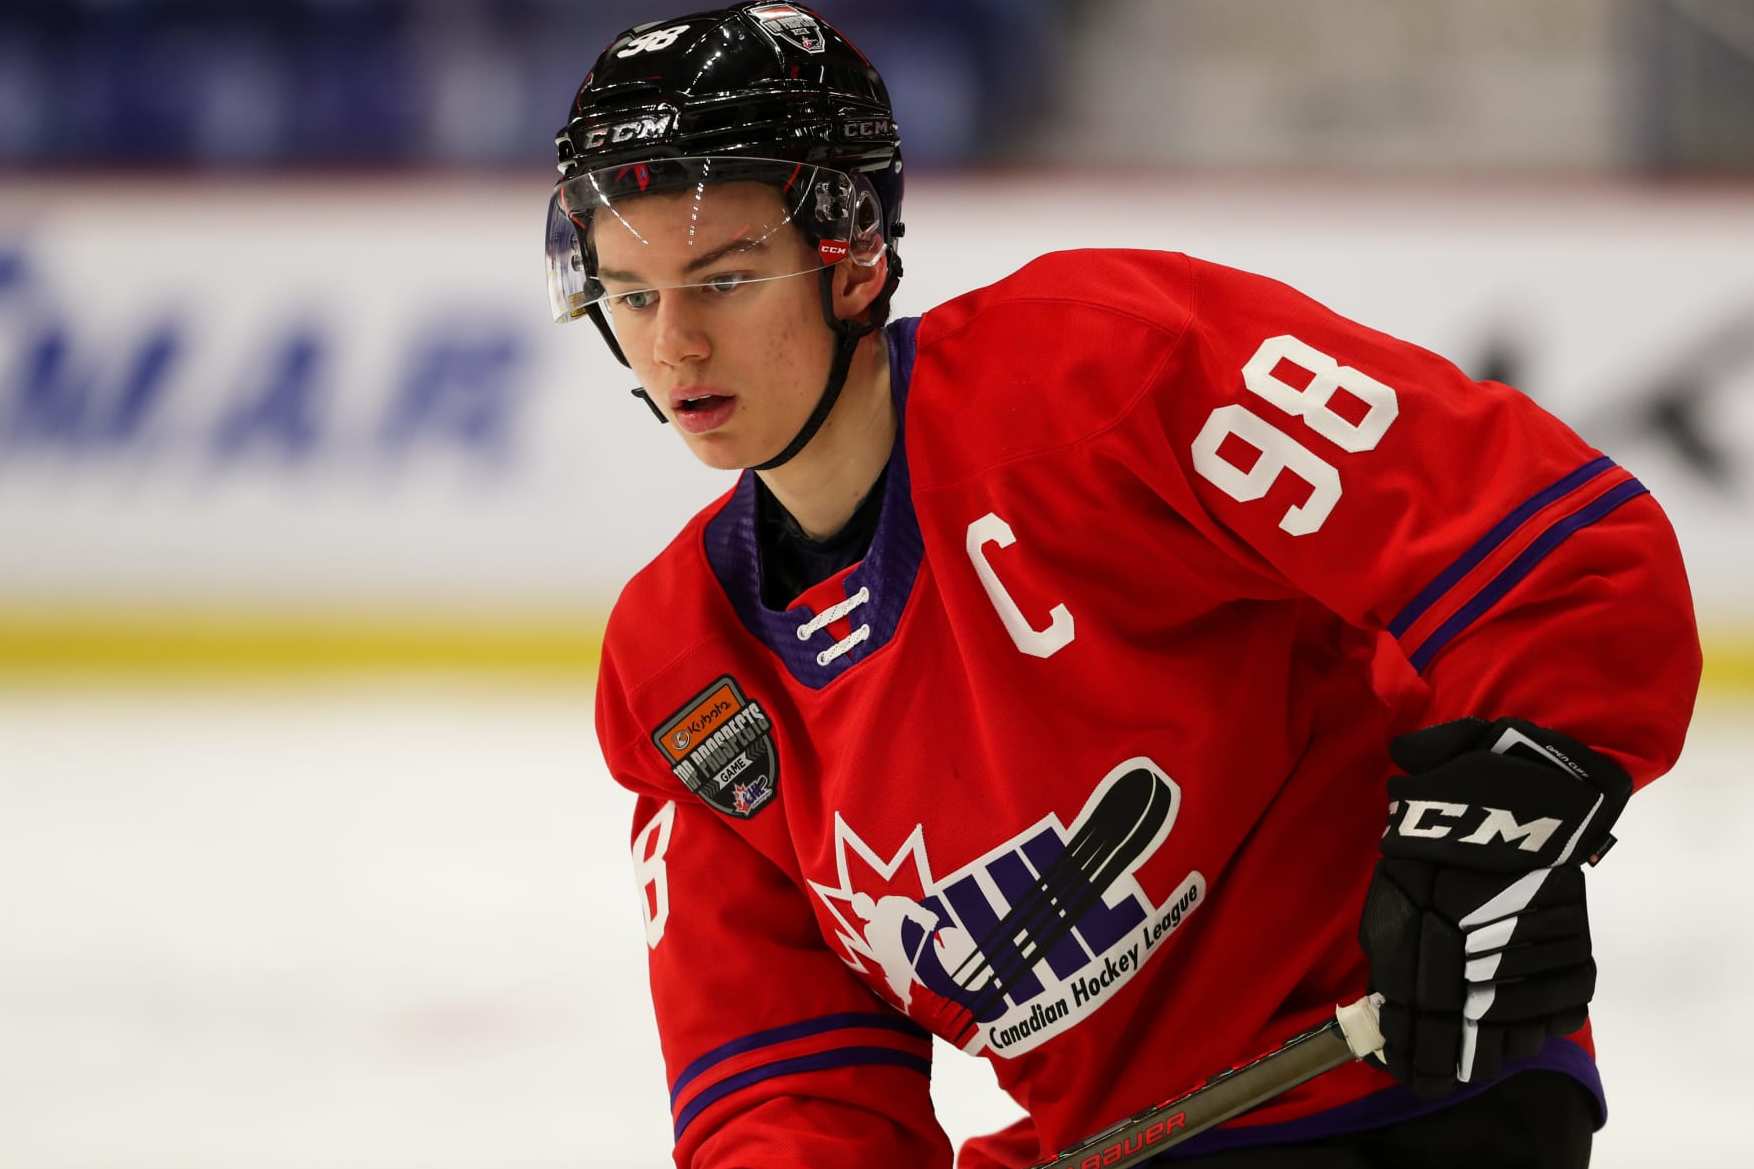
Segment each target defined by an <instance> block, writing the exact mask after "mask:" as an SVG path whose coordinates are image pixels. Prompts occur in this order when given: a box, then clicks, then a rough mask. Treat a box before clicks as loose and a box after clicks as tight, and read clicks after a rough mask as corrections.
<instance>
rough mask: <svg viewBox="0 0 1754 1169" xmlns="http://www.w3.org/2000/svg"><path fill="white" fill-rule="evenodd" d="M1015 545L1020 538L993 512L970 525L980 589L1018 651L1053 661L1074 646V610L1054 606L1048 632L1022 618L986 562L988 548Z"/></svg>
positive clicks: (970, 555) (970, 548) (971, 556)
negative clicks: (1056, 655) (1049, 658)
mask: <svg viewBox="0 0 1754 1169" xmlns="http://www.w3.org/2000/svg"><path fill="white" fill-rule="evenodd" d="M1016 542H1017V537H1016V535H1015V534H1014V533H1013V532H1012V531H1011V525H1010V524H1008V523H1006V522H1005V521H1004V520H1002V519H1000V518H999V517H998V516H996V515H994V514H993V513H992V512H988V513H987V514H986V515H984V516H982V517H981V518H980V519H978V520H976V521H974V522H973V523H972V524H970V525H968V559H969V561H970V562H971V563H972V564H973V565H974V572H975V575H976V576H978V577H979V578H980V582H981V587H982V588H984V589H986V590H987V599H988V600H990V601H992V603H993V608H994V609H996V610H997V611H998V614H999V620H1000V621H1002V622H1003V623H1004V625H1005V632H1006V633H1009V634H1010V635H1011V641H1012V642H1013V643H1014V644H1015V645H1016V646H1017V648H1018V649H1020V650H1022V651H1023V652H1024V653H1026V654H1029V655H1030V656H1031V657H1037V658H1047V657H1052V656H1053V655H1054V654H1056V653H1058V652H1060V651H1061V650H1062V649H1065V648H1066V646H1068V645H1070V644H1071V643H1072V638H1073V636H1074V634H1073V628H1072V612H1071V610H1069V609H1067V608H1066V606H1064V605H1055V606H1054V607H1053V608H1052V609H1049V610H1048V625H1047V628H1046V629H1036V628H1035V627H1034V626H1032V625H1030V623H1029V619H1028V618H1027V617H1025V616H1024V615H1023V610H1022V609H1020V608H1018V607H1017V602H1016V601H1015V600H1014V599H1013V598H1012V596H1011V594H1010V593H1008V592H1006V591H1005V586H1004V584H1003V583H1002V582H1001V581H1000V580H999V574H998V573H996V572H994V571H993V566H992V564H991V563H989V562H988V560H987V556H986V551H985V546H986V545H987V544H997V545H998V546H999V547H1001V548H1009V547H1010V546H1011V545H1013V544H1015V543H1016Z"/></svg>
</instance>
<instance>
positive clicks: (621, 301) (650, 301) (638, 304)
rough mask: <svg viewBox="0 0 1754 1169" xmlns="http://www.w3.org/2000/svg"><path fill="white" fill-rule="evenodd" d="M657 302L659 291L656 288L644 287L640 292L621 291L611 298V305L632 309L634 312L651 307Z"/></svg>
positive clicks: (611, 306)
mask: <svg viewBox="0 0 1754 1169" xmlns="http://www.w3.org/2000/svg"><path fill="white" fill-rule="evenodd" d="M657 302H658V293H657V290H656V289H652V288H642V289H640V290H639V291H638V292H621V293H617V294H615V295H614V296H611V297H610V298H609V307H610V308H617V309H619V308H624V309H630V310H632V311H633V312H641V311H643V310H645V309H649V308H651V307H652V306H653V305H654V304H656V303H657Z"/></svg>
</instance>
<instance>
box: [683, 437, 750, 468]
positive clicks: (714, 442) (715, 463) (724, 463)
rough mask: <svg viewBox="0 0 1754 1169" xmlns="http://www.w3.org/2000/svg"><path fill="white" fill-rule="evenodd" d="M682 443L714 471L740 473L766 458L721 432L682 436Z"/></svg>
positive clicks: (744, 441) (737, 439)
mask: <svg viewBox="0 0 1754 1169" xmlns="http://www.w3.org/2000/svg"><path fill="white" fill-rule="evenodd" d="M682 441H683V442H685V443H687V444H688V449H689V451H690V452H691V453H692V454H693V455H694V457H695V458H697V459H699V460H700V461H701V462H702V463H705V464H706V465H707V466H709V467H711V468H712V469H713V470H715V471H741V470H743V469H744V468H746V467H753V466H755V464H757V463H760V462H762V461H764V460H765V459H766V458H767V456H766V455H764V454H761V453H760V452H758V451H756V450H755V449H754V448H753V447H752V446H751V445H750V443H749V442H748V441H747V440H744V439H740V438H739V436H737V435H729V434H726V433H724V431H723V430H714V431H710V432H709V433H706V434H684V435H683V436H682Z"/></svg>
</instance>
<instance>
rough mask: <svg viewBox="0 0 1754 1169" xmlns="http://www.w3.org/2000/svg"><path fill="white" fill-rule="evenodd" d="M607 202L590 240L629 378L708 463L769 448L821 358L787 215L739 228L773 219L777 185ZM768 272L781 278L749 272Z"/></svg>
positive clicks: (807, 257)
mask: <svg viewBox="0 0 1754 1169" xmlns="http://www.w3.org/2000/svg"><path fill="white" fill-rule="evenodd" d="M616 211H617V213H618V214H617V218H615V219H614V220H611V221H608V222H605V223H603V224H601V226H600V227H598V228H594V229H593V241H592V242H593V244H594V245H595V249H596V254H597V267H598V273H599V276H600V277H601V279H602V281H603V284H604V287H605V288H606V289H607V291H608V294H609V295H608V299H607V300H606V301H605V302H604V307H605V308H606V309H607V310H608V312H609V318H610V321H611V323H612V324H613V325H614V328H615V337H616V340H617V341H619V342H620V344H621V349H622V352H623V353H625V354H626V355H627V360H628V362H629V364H631V365H632V366H633V370H634V372H635V373H636V374H638V375H639V379H640V384H641V385H642V386H644V387H645V390H646V393H648V394H649V395H651V398H652V401H654V402H655V403H657V406H658V409H659V410H661V411H662V412H663V414H664V416H665V417H666V418H668V419H669V420H670V421H671V422H672V423H673V424H674V425H675V427H676V430H677V431H678V433H680V434H681V435H682V437H683V441H685V442H686V443H687V444H688V446H689V449H690V450H692V451H693V452H694V454H695V456H696V457H697V458H699V459H700V460H701V461H702V462H704V463H706V464H707V465H708V466H712V467H718V468H722V469H730V468H735V467H748V466H753V465H754V464H756V463H760V462H762V461H764V460H766V459H769V458H771V457H772V456H773V455H774V454H775V453H777V452H778V451H779V450H780V449H781V448H782V447H783V446H785V444H786V443H787V442H788V441H790V439H791V437H792V436H793V435H794V434H796V433H797V432H798V430H799V428H800V427H802V426H803V424H804V421H805V419H806V418H807V417H809V414H810V411H811V410H812V409H813V408H814V407H815V405H816V401H817V398H818V396H819V395H820V393H821V391H822V386H823V383H824V382H825V381H826V380H827V377H828V369H829V365H830V363H831V361H832V359H833V350H834V341H833V336H832V335H831V334H830V333H829V331H828V329H827V328H825V327H824V325H823V320H822V303H821V291H820V288H819V284H818V281H819V279H820V277H819V276H818V275H817V274H816V273H815V272H814V271H811V269H815V268H818V267H819V266H820V261H819V260H818V259H816V257H815V248H814V247H813V246H812V245H811V244H810V243H809V241H808V240H806V238H805V237H804V235H803V233H802V232H800V231H799V230H798V229H797V228H795V227H792V226H789V225H787V226H783V227H780V228H779V229H777V230H772V229H767V228H762V229H761V230H759V231H757V230H755V229H752V228H751V226H750V225H752V224H754V225H766V224H775V223H781V222H782V221H783V218H784V210H783V205H782V202H781V199H780V195H779V192H777V191H776V190H774V189H773V188H772V187H769V186H767V185H765V184H761V183H727V184H724V185H723V186H722V187H720V188H718V189H716V190H715V191H714V193H713V198H712V199H710V200H706V201H703V202H696V201H695V200H693V199H691V198H689V197H688V196H687V195H686V194H676V195H670V194H656V195H649V196H645V197H642V198H638V199H634V200H630V201H623V202H621V203H619V204H618V205H617V207H616ZM800 272H802V273H804V274H803V275H785V274H787V273H800ZM773 276H782V277H783V278H781V279H771V278H770V279H763V277H773ZM679 286H686V287H679ZM654 289H655V290H654Z"/></svg>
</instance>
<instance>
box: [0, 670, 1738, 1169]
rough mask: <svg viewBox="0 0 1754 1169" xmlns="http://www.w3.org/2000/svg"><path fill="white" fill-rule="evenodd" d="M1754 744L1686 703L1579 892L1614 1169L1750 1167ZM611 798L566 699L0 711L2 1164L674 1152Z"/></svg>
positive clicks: (331, 1162)
mask: <svg viewBox="0 0 1754 1169" xmlns="http://www.w3.org/2000/svg"><path fill="white" fill-rule="evenodd" d="M1630 700H1632V699H1631V698H1629V701H1630ZM1751 756H1754V730H1751V729H1750V720H1749V718H1748V717H1747V714H1746V711H1745V708H1734V707H1730V706H1727V705H1726V706H1723V707H1721V708H1718V709H1716V710H1707V711H1705V712H1703V713H1702V715H1701V718H1700V720H1699V722H1698V724H1697V725H1696V729H1695V732H1694V735H1693V738H1692V741H1691V743H1690V745H1689V748H1688V751H1687V754H1686V756H1685V757H1684V759H1683V761H1682V763H1681V765H1680V767H1679V768H1678V769H1677V770H1676V771H1675V773H1674V774H1672V775H1670V776H1669V777H1668V778H1666V779H1664V780H1663V781H1661V782H1660V783H1658V784H1657V785H1656V786H1654V787H1653V788H1651V789H1649V790H1647V791H1646V792H1644V793H1643V794H1641V795H1640V796H1639V797H1638V798H1637V800H1636V801H1635V803H1634V805H1633V806H1632V808H1631V810H1630V811H1629V812H1628V813H1627V814H1626V816H1625V817H1624V818H1623V820H1622V821H1621V830H1620V832H1619V835H1620V837H1621V844H1620V847H1619V848H1618V849H1617V850H1616V851H1615V852H1614V854H1613V855H1612V857H1611V859H1610V861H1609V862H1608V863H1605V864H1603V865H1602V867H1601V868H1600V869H1599V870H1598V871H1597V872H1596V874H1595V875H1594V876H1593V877H1592V884H1591V900H1592V906H1593V912H1592V917H1593V924H1594V930H1595V937H1596V947H1597V951H1598V954H1599V959H1600V964H1601V987H1600V992H1599V995H1598V1000H1597V1006H1596V1011H1595V1014H1596V1020H1597V1022H1596V1026H1597V1034H1598V1041H1599V1044H1600V1047H1601V1063H1602V1067H1603V1070H1604V1074H1605V1076H1606V1078H1607V1081H1608V1091H1609V1104H1610V1108H1611V1110H1612V1117H1611V1119H1610V1122H1609V1126H1608V1128H1607V1129H1606V1130H1605V1131H1604V1132H1603V1133H1602V1134H1601V1135H1600V1136H1599V1138H1598V1144H1597V1150H1598V1151H1597V1155H1596V1158H1595V1162H1594V1163H1595V1165H1597V1166H1599V1167H1602V1169H1616V1167H1631V1166H1650V1165H1664V1166H1668V1167H1672V1169H1714V1167H1721V1169H1743V1167H1745V1166H1747V1165H1748V1164H1750V1163H1754V1161H1751V1159H1750V1154H1749V1151H1748V1150H1749V1148H1750V1142H1749V1141H1748V1139H1747V1138H1745V1137H1743V1136H1741V1135H1740V1133H1741V1122H1742V1120H1743V1119H1744V1118H1743V1117H1742V1116H1741V1112H1740V1110H1741V1108H1742V1107H1744V1106H1745V1105H1744V1101H1745V1100H1746V1099H1747V1098H1748V1096H1749V1094H1750V1090H1751V1089H1754V1068H1751V1066H1750V1064H1749V1062H1748V1061H1747V1060H1746V1059H1744V1058H1743V1057H1742V1056H1741V1054H1740V1045H1741V1043H1742V1042H1743V1041H1745V1040H1746V1038H1747V1037H1748V1035H1749V1034H1750V1032H1751V1030H1754V1006H1750V1002H1751V999H1750V995H1749V993H1748V986H1749V982H1750V968H1751V967H1754V928H1751V927H1750V925H1749V918H1750V917H1751V916H1754V915H1751V914H1750V912H1749V909H1750V898H1749V897H1748V895H1747V894H1746V893H1745V892H1744V890H1745V889H1746V888H1747V887H1748V883H1749V880H1750V876H1749V865H1748V857H1749V855H1750V852H1751V851H1754V785H1751V784H1750V783H1749V782H1748V777H1749V774H1750V767H1749V759H1750V757H1751ZM629 806H630V805H629V800H628V798H627V797H626V796H624V795H623V794H622V793H621V792H620V791H619V789H617V788H616V787H614V785H613V784H611V782H610V781H609V779H608V777H607V776H606V774H605V773H604V771H603V767H602V764H601V763H600V761H599V758H598V755H597V750H596V744H595V742H594V739H593V735H592V732H591V710H590V693H589V687H588V685H586V686H579V687H553V688H548V689H537V690H532V689H528V688H522V689H516V688H494V687H489V686H486V685H481V684H471V685H466V686H450V687H438V686H432V685H423V686H412V685H406V684H403V685H390V684H384V683H379V684H375V685H363V684H350V685H345V686H339V687H333V686H332V687H326V688H319V687H318V686H317V685H316V684H309V685H306V686H303V687H300V688H297V689H290V690H287V689H265V688H261V687H250V686H245V687H241V688H239V687H227V688H224V689H219V688H194V687H172V688H169V689H162V690H159V691H156V692H148V691H145V690H132V691H130V690H116V691H99V690H88V689H79V688H74V687H72V686H69V685H60V686H56V687H51V688H48V689H38V690H31V691H26V690H24V689H19V688H15V689H13V690H10V691H7V692H5V693H0V889H3V890H4V895H3V900H0V906H3V908H0V922H3V924H0V1166H6V1167H18V1169H239V1167H241V1166H248V1167H250V1169H415V1167H419V1169H452V1167H459V1169H460V1167H464V1166H469V1167H477V1166H480V1167H486V1166H491V1167H493V1169H547V1167H550V1166H552V1167H556V1169H558V1167H560V1166H569V1167H579V1166H593V1167H594V1166H603V1167H607V1169H623V1167H625V1169H632V1167H636V1166H639V1167H645V1166H652V1167H657V1166H663V1165H666V1164H668V1148H669V1124H668V1114H667V1109H666V1101H665V1091H664V1073H663V1069H662V1066H661V1064H660V1062H659V1058H658V1053H657V1049H656V1035H655V1030H654V1027H653V1023H652V1017H651V1007H650V1003H649V1000H648V999H647V997H646V992H645V986H644V955H645V945H644V939H643V933H642V930H641V925H640V918H639V911H638V908H637V904H638V903H637V901H636V893H635V889H634V880H633V874H632V867H631V864H630V862H629V859H628V855H627V849H626V841H627V835H628V831H627V818H628V811H629ZM672 895H673V896H675V897H678V898H680V897H685V896H687V895H688V894H687V892H686V891H682V890H677V891H673V894H672ZM702 978H703V982H705V983H707V984H709V985H710V981H711V971H703V972H702ZM734 1004H735V998H734V997H728V999H727V1005H728V1006H730V1007H732V1008H733V1009H734ZM937 1062H938V1071H937V1082H936V1085H935V1088H934V1094H935V1096H936V1098H937V1101H938V1105H939V1109H940V1112H941V1114H942V1117H943V1119H944V1122H945V1125H946V1127H947V1128H948V1129H949V1130H950V1131H951V1133H952V1135H953V1136H956V1137H958V1138H960V1137H963V1136H967V1135H969V1134H972V1133H974V1132H977V1131H982V1130H984V1129H987V1128H991V1127H996V1126H997V1125H999V1124H1002V1123H1005V1122H1006V1121H1008V1120H1009V1119H1010V1118H1011V1117H1012V1116H1013V1115H1014V1107H1013V1106H1012V1105H1011V1104H1010V1103H1009V1102H1008V1101H1006V1100H1004V1099H1003V1098H1002V1097H1001V1096H1000V1095H999V1094H998V1092H997V1089H996V1088H995V1087H994V1086H993V1082H992V1077H991V1076H990V1075H989V1074H988V1073H987V1072H986V1070H985V1067H984V1065H982V1064H981V1063H979V1062H978V1061H976V1060H972V1059H969V1058H968V1057H966V1056H963V1055H961V1054H960V1053H957V1052H954V1051H949V1050H946V1049H942V1048H941V1049H940V1051H939V1053H938V1060H937ZM1165 1087H1166V1090H1167V1089H1168V1088H1170V1087H1172V1086H1171V1085H1166V1086H1165Z"/></svg>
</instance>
